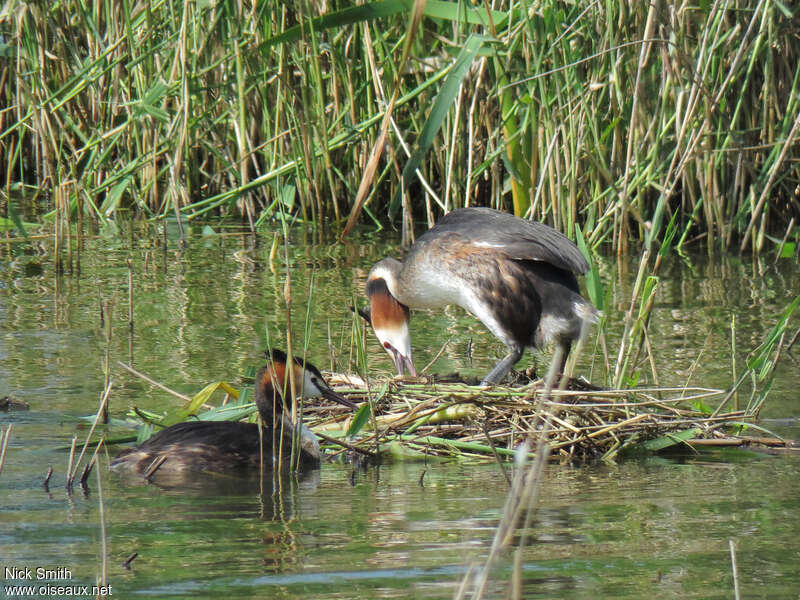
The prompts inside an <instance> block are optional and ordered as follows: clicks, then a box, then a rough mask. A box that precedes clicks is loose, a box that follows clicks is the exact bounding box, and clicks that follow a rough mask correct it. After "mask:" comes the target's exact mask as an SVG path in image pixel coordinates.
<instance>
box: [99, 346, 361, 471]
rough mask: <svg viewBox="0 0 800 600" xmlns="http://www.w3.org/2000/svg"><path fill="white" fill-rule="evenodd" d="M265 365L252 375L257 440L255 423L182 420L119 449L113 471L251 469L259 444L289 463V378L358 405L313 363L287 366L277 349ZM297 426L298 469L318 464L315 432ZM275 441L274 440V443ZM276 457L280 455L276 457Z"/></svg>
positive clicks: (307, 391) (271, 463) (304, 389)
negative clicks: (258, 422) (286, 409)
mask: <svg viewBox="0 0 800 600" xmlns="http://www.w3.org/2000/svg"><path fill="white" fill-rule="evenodd" d="M267 359H268V360H267V364H266V365H265V366H264V367H262V368H261V369H260V370H259V371H258V374H257V375H256V379H255V384H254V388H255V403H256V407H257V408H258V412H259V414H260V415H261V421H262V423H263V428H262V430H263V436H262V438H261V440H260V439H259V431H258V425H256V424H254V423H241V422H232V421H187V422H184V423H178V424H176V425H172V426H170V427H167V428H166V429H164V430H162V431H160V432H158V433H157V434H155V435H154V436H153V437H151V438H150V439H148V440H147V441H145V442H143V443H142V444H140V445H138V446H136V447H134V448H129V449H127V450H123V451H122V452H120V453H119V454H118V455H117V456H116V458H114V460H112V461H111V468H112V469H115V470H121V471H126V470H133V471H138V472H140V473H143V474H148V475H150V474H152V473H154V472H155V471H160V472H172V473H177V472H184V471H192V470H195V471H199V470H204V471H218V472H225V471H230V470H233V469H242V468H251V467H256V468H258V466H259V465H260V464H261V445H262V443H263V452H264V464H265V465H266V466H267V467H268V468H273V467H276V466H278V465H277V463H278V461H279V460H280V461H282V463H283V465H284V466H285V465H288V463H289V459H290V456H291V449H292V437H293V433H294V427H293V426H292V423H291V420H290V418H289V416H288V415H287V414H286V413H285V412H284V402H283V400H282V396H281V393H282V391H283V390H291V389H292V388H291V387H290V386H291V383H290V381H289V379H288V377H292V378H293V379H294V385H295V387H294V389H295V390H297V393H298V394H300V393H302V394H303V396H305V397H307V398H314V397H320V396H322V397H324V398H327V399H329V400H334V401H335V402H338V403H340V404H344V405H345V406H347V407H349V408H353V409H354V408H357V406H356V405H355V404H353V403H352V402H350V401H349V400H348V399H346V398H345V397H343V396H341V395H340V394H337V393H336V392H334V391H333V390H332V389H331V388H330V387H329V386H328V384H327V383H325V380H324V379H323V377H322V374H321V373H320V372H319V369H317V368H316V367H315V366H314V365H312V364H311V363H309V362H306V363H303V361H302V360H300V359H299V358H295V359H294V362H293V364H291V365H290V364H288V359H287V357H286V354H285V353H284V352H282V351H281V350H271V351H269V352H268V353H267ZM299 429H300V432H299V433H300V444H299V446H300V461H299V464H300V466H301V467H305V468H314V467H317V466H319V463H320V458H321V452H320V447H319V443H318V442H317V439H316V437H315V436H314V434H313V433H312V432H311V430H309V429H308V428H307V427H306V426H305V425H303V424H302V423H300V424H299ZM273 440H274V441H273ZM279 457H280V458H279Z"/></svg>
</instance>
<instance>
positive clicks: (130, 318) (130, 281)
mask: <svg viewBox="0 0 800 600" xmlns="http://www.w3.org/2000/svg"><path fill="white" fill-rule="evenodd" d="M127 263H128V330H129V331H130V332H131V333H133V261H132V260H131V258H130V256H129V257H128V259H127Z"/></svg>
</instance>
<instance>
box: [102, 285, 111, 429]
mask: <svg viewBox="0 0 800 600" xmlns="http://www.w3.org/2000/svg"><path fill="white" fill-rule="evenodd" d="M105 316H106V362H105V373H104V380H103V389H108V386H109V385H110V382H111V333H112V327H111V301H110V300H106V303H105ZM103 424H104V425H107V424H108V404H107V403H106V404H104V405H103Z"/></svg>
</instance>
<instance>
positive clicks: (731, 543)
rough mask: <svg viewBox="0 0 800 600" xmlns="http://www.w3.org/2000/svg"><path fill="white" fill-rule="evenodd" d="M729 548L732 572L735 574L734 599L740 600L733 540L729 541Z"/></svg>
mask: <svg viewBox="0 0 800 600" xmlns="http://www.w3.org/2000/svg"><path fill="white" fill-rule="evenodd" d="M728 547H729V548H730V551H731V572H732V573H733V597H734V599H735V600H739V597H740V596H739V569H738V568H737V567H736V546H735V545H734V543H733V540H728Z"/></svg>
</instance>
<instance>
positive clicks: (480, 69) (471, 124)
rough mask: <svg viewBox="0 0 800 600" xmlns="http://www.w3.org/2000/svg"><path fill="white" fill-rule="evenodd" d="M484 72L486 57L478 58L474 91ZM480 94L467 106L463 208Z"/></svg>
mask: <svg viewBox="0 0 800 600" xmlns="http://www.w3.org/2000/svg"><path fill="white" fill-rule="evenodd" d="M485 70H486V57H485V56H482V57H481V58H480V66H479V67H478V77H477V80H476V82H475V89H476V90H478V89H480V87H481V83H482V82H483V74H484V71H485ZM479 96H480V94H473V95H472V102H471V103H470V106H469V118H468V119H467V176H466V184H465V185H464V203H463V205H464V206H469V197H470V186H471V182H472V146H473V144H472V140H473V139H474V137H475V124H474V121H475V107H476V106H477V104H478V97H479Z"/></svg>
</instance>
